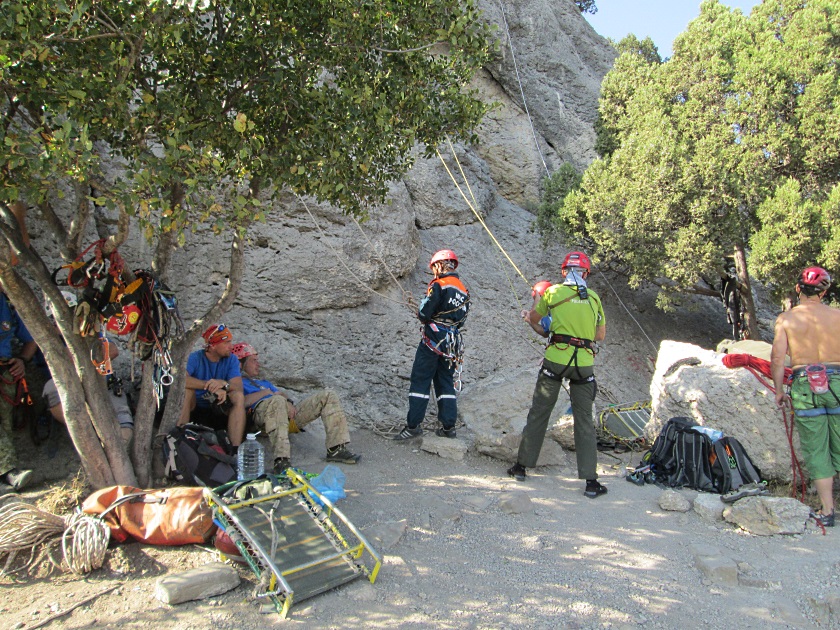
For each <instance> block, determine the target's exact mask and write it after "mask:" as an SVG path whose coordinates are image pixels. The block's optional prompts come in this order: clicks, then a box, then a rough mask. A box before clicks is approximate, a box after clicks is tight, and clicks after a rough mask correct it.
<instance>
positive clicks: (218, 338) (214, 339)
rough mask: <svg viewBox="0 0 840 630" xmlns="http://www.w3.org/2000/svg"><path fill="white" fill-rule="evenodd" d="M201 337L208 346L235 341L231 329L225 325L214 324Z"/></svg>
mask: <svg viewBox="0 0 840 630" xmlns="http://www.w3.org/2000/svg"><path fill="white" fill-rule="evenodd" d="M201 336H202V337H204V341H206V342H207V345H208V346H215V345H216V344H219V343H223V342H225V341H230V340H231V339H233V335H232V334H231V332H230V328H228V327H227V326H225V325H224V324H213V325H212V326H209V327H208V328H207V330H205V331H204V332H203V333H201Z"/></svg>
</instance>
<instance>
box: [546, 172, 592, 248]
mask: <svg viewBox="0 0 840 630" xmlns="http://www.w3.org/2000/svg"><path fill="white" fill-rule="evenodd" d="M581 179H583V176H582V175H581V174H580V173H578V172H577V171H576V170H575V167H574V166H572V165H571V164H569V163H568V162H564V163H563V164H562V165H561V166H560V168H559V169H557V170H556V171H554V172H553V173H552V174H551V175H550V176H549V177H546V178H545V179H543V191H542V198H541V199H540V205H539V207H538V208H537V220H536V227H537V231H538V232H539V234H540V237H541V238H542V240H543V242H544V243H545V242H548V241H549V240H550V239H551V238H554V237H556V236H557V235H558V234H559V232H560V230H561V224H560V213H561V209H562V207H563V203H564V202H565V200H566V197H567V196H568V194H569V193H570V192H572V191H573V190H576V189H577V188H578V187H579V186H580V181H581Z"/></svg>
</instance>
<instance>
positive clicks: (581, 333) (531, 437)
mask: <svg viewBox="0 0 840 630" xmlns="http://www.w3.org/2000/svg"><path fill="white" fill-rule="evenodd" d="M590 269H591V263H590V262H589V258H588V257H587V255H586V254H584V253H583V252H571V253H570V254H568V255H567V256H566V258H565V259H564V260H563V266H562V268H561V272H562V274H563V282H562V284H555V285H553V286H551V287H549V288H548V289H546V290H545V292H544V293H543V295H542V297H541V298H540V300H539V302H537V304H536V306H535V307H534V308H533V309H532V310H531V312H530V313H529V316H528V323H529V324H530V326H531V328H533V329H534V330H535V331H536V332H537V333H540V334H542V332H543V325H542V323H541V320H543V319H544V318H545V317H547V316H550V317H551V324H550V336H549V345H548V347H547V348H546V350H545V357H544V359H543V364H542V367H541V368H540V374H539V376H538V377H537V385H536V387H535V388H534V396H533V399H532V401H531V410H530V411H529V412H528V421H527V423H526V425H525V428H524V429H523V431H522V440H521V441H520V443H519V454H518V456H517V459H516V463H515V464H514V465H513V466H511V467H510V468H509V469H508V471H507V473H508V475H510V476H511V477H513V478H514V479H516V480H517V481H525V477H526V469H527V468H532V467H534V466H536V464H537V458H538V457H539V455H540V450H541V449H542V445H543V441H544V440H545V432H546V429H547V428H548V420H549V417H550V416H551V412H552V411H553V410H554V405H555V404H556V403H557V396H558V395H559V393H560V388H561V386H562V384H563V380H564V379H568V380H569V395H570V397H571V400H572V415H573V416H574V427H575V455H576V456H577V468H578V477H579V478H580V479H585V480H586V489H585V491H584V496H586V497H589V498H590V499H595V498H597V497H599V496H601V495H603V494H606V493H607V488H606V487H605V486H603V485H601V484H600V483H599V482H598V472H597V465H598V452H597V438H596V436H595V424H594V422H593V420H592V404H593V403H594V402H595V393H596V391H597V386H596V384H595V372H594V368H593V366H594V364H595V352H596V347H595V342H596V341H601V340H603V339H604V337H606V320H605V318H604V308H603V306H602V305H601V298H599V297H598V295H597V294H596V293H595V292H594V291H592V290H591V289H589V288H588V287H587V286H586V278H587V277H588V276H589V272H590Z"/></svg>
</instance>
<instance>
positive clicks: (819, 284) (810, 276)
mask: <svg viewBox="0 0 840 630" xmlns="http://www.w3.org/2000/svg"><path fill="white" fill-rule="evenodd" d="M799 284H800V285H802V286H805V287H813V288H815V289H817V290H818V291H825V290H826V289H828V287H830V286H831V276H830V275H829V273H828V272H827V271H826V270H825V269H823V268H822V267H808V268H807V269H805V270H803V271H802V273H801V274H799Z"/></svg>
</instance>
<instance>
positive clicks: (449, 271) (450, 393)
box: [394, 249, 470, 440]
mask: <svg viewBox="0 0 840 630" xmlns="http://www.w3.org/2000/svg"><path fill="white" fill-rule="evenodd" d="M429 268H430V269H431V270H432V273H433V274H434V276H435V277H434V279H433V280H432V281H431V282H430V283H429V288H428V291H427V292H426V297H425V298H423V301H422V302H421V303H420V307H419V308H418V310H417V317H418V318H419V319H420V321H421V322H423V338H422V339H421V340H420V343H419V344H418V346H417V351H416V352H415V354H414V365H413V367H412V368H411V384H410V385H409V393H408V417H407V418H406V423H405V428H404V429H403V430H402V431H401V432H400V433H399V435H397V436H396V437H395V438H394V439H395V440H409V439H411V438H415V437H418V436H420V435H423V429H422V428H420V423H422V422H423V418H424V417H425V415H426V407H427V406H428V404H429V394H430V392H431V386H432V383H434V385H435V396H436V397H437V404H438V420H439V421H440V424H441V426H440V427H439V428H438V430H437V431H436V432H435V433H436V435H438V436H440V437H447V438H454V437H455V422H456V420H457V419H458V407H457V404H456V402H455V374H456V368H457V367H458V366H459V362H460V360H461V352H462V349H463V345H462V342H461V328H462V327H463V326H464V322H465V321H466V319H467V315H468V314H469V310H470V294H469V291H467V288H466V287H465V286H464V283H463V282H461V279H460V278H459V277H458V274H457V273H455V270H456V269H457V268H458V256H456V255H455V252H453V251H452V250H450V249H442V250H440V251H439V252H437V253H435V255H434V256H432V260H431V262H430V263H429Z"/></svg>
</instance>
